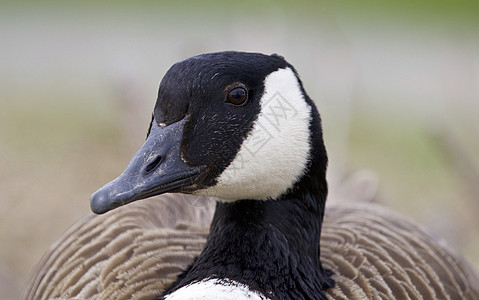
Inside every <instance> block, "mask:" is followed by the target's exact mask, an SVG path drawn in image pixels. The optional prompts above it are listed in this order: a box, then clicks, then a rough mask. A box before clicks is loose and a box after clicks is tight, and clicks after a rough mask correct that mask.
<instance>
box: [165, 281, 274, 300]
mask: <svg viewBox="0 0 479 300" xmlns="http://www.w3.org/2000/svg"><path fill="white" fill-rule="evenodd" d="M165 299H166V300H180V299H181V300H206V299H209V300H223V299H224V300H236V299H238V300H243V299H249V300H268V299H270V298H267V297H265V296H263V295H262V294H260V293H258V292H256V291H252V290H250V289H249V288H248V286H246V285H244V284H242V283H239V282H236V281H233V280H228V279H204V280H201V281H198V282H195V283H192V284H189V285H186V286H184V287H182V288H180V289H178V290H176V291H174V292H173V293H171V294H169V295H167V296H166V297H165Z"/></svg>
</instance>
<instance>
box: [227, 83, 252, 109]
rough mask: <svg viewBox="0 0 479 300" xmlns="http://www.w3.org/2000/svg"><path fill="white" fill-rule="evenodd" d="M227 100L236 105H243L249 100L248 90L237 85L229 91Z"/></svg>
mask: <svg viewBox="0 0 479 300" xmlns="http://www.w3.org/2000/svg"><path fill="white" fill-rule="evenodd" d="M226 102H227V103H229V104H232V105H234V106H243V105H245V104H246V102H248V92H247V91H246V89H245V88H242V87H236V88H234V89H232V90H231V91H229V92H228V95H227V96H226Z"/></svg>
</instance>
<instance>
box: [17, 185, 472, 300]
mask: <svg viewBox="0 0 479 300" xmlns="http://www.w3.org/2000/svg"><path fill="white" fill-rule="evenodd" d="M213 211H214V201H213V200H211V199H207V198H200V197H194V196H185V195H180V194H166V195H163V196H160V197H158V198H156V199H152V200H147V201H139V202H136V203H133V204H130V205H128V206H126V207H121V208H119V209H116V210H114V211H111V212H109V213H108V214H106V215H101V216H97V215H88V216H86V217H85V218H83V219H81V220H80V221H79V222H77V223H76V224H75V225H73V226H72V227H71V228H70V229H69V230H68V231H67V232H65V234H63V236H62V237H61V238H60V239H59V240H58V241H57V242H56V243H55V244H53V245H52V247H51V248H50V250H49V251H48V252H47V253H46V254H45V256H44V257H43V259H42V260H41V261H40V262H39V264H38V265H37V267H36V269H35V270H34V272H33V276H32V277H31V278H30V280H29V282H28V284H27V286H26V289H25V291H24V295H23V298H24V299H71V298H74V299H92V298H98V299H132V298H134V299H152V298H153V297H154V296H157V295H159V294H160V293H161V291H163V290H164V289H165V287H167V286H168V285H169V284H171V283H172V282H173V281H174V280H175V278H176V276H177V275H178V274H179V273H180V272H181V271H182V270H183V269H185V268H186V267H187V266H188V265H189V264H190V263H191V262H192V261H193V259H194V257H195V256H196V255H198V254H199V253H200V251H201V249H202V246H203V244H204V243H205V241H206V237H207V234H208V227H207V226H208V224H209V221H210V220H211V217H212V214H213ZM325 216H326V217H325V220H324V225H323V231H322V235H321V260H322V262H323V263H324V265H325V267H326V268H328V269H331V270H332V271H333V272H334V275H333V278H334V279H335V280H336V286H335V287H334V288H332V289H328V290H326V294H327V296H328V298H329V299H471V300H474V299H479V281H478V277H477V275H476V274H475V273H474V271H473V270H472V269H471V268H470V267H469V266H468V265H467V264H466V263H465V262H464V261H463V260H462V259H460V258H459V257H457V256H455V255H453V254H452V253H451V252H450V251H449V250H447V249H445V248H444V247H442V246H440V245H439V244H438V243H437V242H436V241H435V240H434V239H432V238H431V237H430V236H429V235H428V234H426V233H425V232H424V231H423V230H422V229H421V228H419V227H418V226H417V225H415V224H413V223H411V222H410V221H408V220H406V219H404V218H402V217H400V216H398V215H396V214H394V213H392V212H390V211H388V210H386V209H385V208H383V207H381V206H379V205H374V204H367V203H359V204H351V203H350V202H349V203H347V205H345V204H340V205H337V206H334V207H328V208H327V209H326V214H325Z"/></svg>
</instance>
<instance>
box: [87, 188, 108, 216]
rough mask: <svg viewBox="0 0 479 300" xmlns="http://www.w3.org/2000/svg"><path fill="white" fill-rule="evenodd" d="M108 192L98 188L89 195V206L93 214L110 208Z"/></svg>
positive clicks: (101, 212) (102, 212)
mask: <svg viewBox="0 0 479 300" xmlns="http://www.w3.org/2000/svg"><path fill="white" fill-rule="evenodd" d="M108 198H109V197H108V193H107V192H105V191H104V189H99V190H98V191H96V192H95V193H94V194H93V195H91V197H90V208H91V210H92V211H93V212H94V213H95V214H104V213H106V212H107V211H109V210H110V209H111V207H110V206H111V205H110V204H109V201H108Z"/></svg>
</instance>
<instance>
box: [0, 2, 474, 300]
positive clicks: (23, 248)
mask: <svg viewBox="0 0 479 300" xmlns="http://www.w3.org/2000/svg"><path fill="white" fill-rule="evenodd" d="M0 8H1V9H0V25H1V26H0V37H1V38H2V40H3V41H4V44H3V47H2V49H1V50H0V62H1V63H2V69H1V70H0V79H1V80H0V81H1V82H0V191H1V193H2V196H1V197H2V198H1V204H2V205H1V206H0V245H1V247H0V271H1V269H2V264H3V265H4V266H5V267H6V268H7V269H8V272H7V273H8V274H10V275H11V276H10V279H11V280H12V282H13V283H12V284H11V287H10V289H11V290H13V292H11V291H10V292H11V294H8V295H15V294H16V293H17V292H18V288H19V286H20V285H21V284H22V282H23V281H24V280H25V278H26V276H27V274H28V272H29V271H30V270H31V268H32V267H33V265H34V264H35V262H37V261H38V259H39V258H40V256H41V255H42V254H43V253H44V251H45V250H46V249H47V248H48V247H49V245H51V244H52V243H53V242H54V241H55V239H56V238H57V237H58V236H59V235H60V234H61V233H62V232H64V231H65V230H66V228H67V227H68V226H69V225H70V224H72V223H73V222H74V221H75V220H77V219H79V218H80V217H82V216H83V215H85V214H86V213H88V212H89V203H88V202H89V201H88V200H89V196H90V194H91V193H92V192H93V191H95V190H96V189H97V188H98V187H99V186H101V185H102V184H104V183H106V182H107V181H109V180H111V179H112V178H114V177H116V176H117V175H118V174H120V172H121V171H122V170H123V168H124V166H125V165H126V164H127V162H128V160H129V159H130V156H131V155H132V154H133V153H134V151H135V150H136V148H137V147H139V146H140V145H141V142H142V140H143V139H144V136H145V132H146V129H147V126H148V122H149V120H150V113H151V109H152V107H153V104H154V100H155V98H156V97H155V96H156V89H157V84H158V82H159V80H160V79H161V77H162V75H163V74H164V72H165V71H166V69H167V68H168V67H169V66H170V65H171V64H173V63H174V62H176V61H177V60H179V59H183V58H185V57H187V56H190V55H194V54H198V53H201V52H209V51H219V50H226V49H236V50H247V51H260V52H265V53H271V52H277V53H280V54H282V55H284V56H285V57H286V59H288V60H289V61H290V62H291V63H292V64H293V65H295V67H296V68H297V70H298V72H299V73H300V74H301V76H302V79H303V81H304V84H305V88H306V90H307V91H308V93H309V94H310V96H311V97H312V98H313V99H315V100H316V102H317V103H318V108H319V110H320V112H321V114H322V117H323V121H324V127H325V137H326V142H327V147H328V151H329V154H330V157H331V169H332V171H333V172H334V171H336V172H339V173H340V174H347V173H348V172H349V171H353V170H356V169H360V168H368V169H372V170H374V171H375V172H376V173H377V174H378V175H379V178H380V180H381V182H380V184H381V187H380V197H379V199H380V201H382V202H385V203H386V204H387V205H388V206H390V207H392V208H394V209H395V210H398V211H401V212H403V213H404V214H405V215H408V216H410V217H411V218H413V219H415V220H417V221H419V222H421V223H422V224H424V225H425V227H426V228H428V230H430V231H431V233H432V234H434V235H437V236H441V237H444V238H445V240H446V241H447V242H448V243H449V244H451V246H452V248H456V249H458V250H459V251H460V252H461V253H464V254H466V255H467V257H468V258H469V259H470V260H472V261H473V262H474V263H475V265H476V266H477V267H479V253H478V252H479V251H477V249H478V246H479V245H478V244H479V242H477V241H478V240H479V232H478V230H479V229H478V228H479V225H478V223H477V221H476V220H475V219H476V218H475V215H476V214H477V212H478V209H477V206H475V205H473V203H474V202H477V200H478V195H477V194H475V193H474V192H471V189H470V184H469V186H468V184H467V183H466V181H467V180H465V178H464V177H463V176H464V174H463V173H461V172H460V171H459V172H458V166H457V163H456V162H455V161H454V159H453V157H452V155H451V153H450V152H449V151H450V149H448V148H445V147H444V144H443V143H441V142H440V141H439V140H438V136H441V132H442V131H443V130H444V128H448V129H449V130H450V131H451V132H452V134H453V135H454V136H456V137H457V139H458V141H457V143H463V147H464V148H465V149H466V150H467V151H466V152H467V154H465V155H466V156H468V157H472V158H473V159H476V160H475V161H476V162H477V153H479V144H478V143H477V142H476V141H477V140H478V134H477V133H478V131H479V122H478V121H477V116H476V115H477V111H478V109H479V104H478V103H479V102H478V101H477V100H478V95H479V92H478V90H477V86H478V85H479V53H478V49H479V40H478V38H477V37H478V35H477V33H478V31H479V26H478V25H479V24H478V22H479V18H477V16H479V2H477V1H466V0H460V1H429V0H428V1H424V0H423V1H412V0H407V1H377V0H366V1H361V2H359V1H343V0H340V1H305V0H304V1H299V2H294V3H293V2H289V1H264V2H253V1H251V0H248V1H243V2H236V1H221V2H220V1H213V0H207V1H202V2H197V1H184V2H181V3H180V2H167V1H140V2H129V1H115V2H98V1H82V2H78V1H75V2H74V1H61V2H60V1H53V0H51V1H41V2H39V1H21V2H20V1H15V2H14V1H3V2H2V3H1V4H0ZM454 143H456V142H454ZM478 180H479V179H478ZM15 285H16V286H15ZM0 292H4V293H3V295H7V294H6V293H7V292H8V291H0ZM5 297H6V298H7V299H8V298H15V297H14V296H5Z"/></svg>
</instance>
